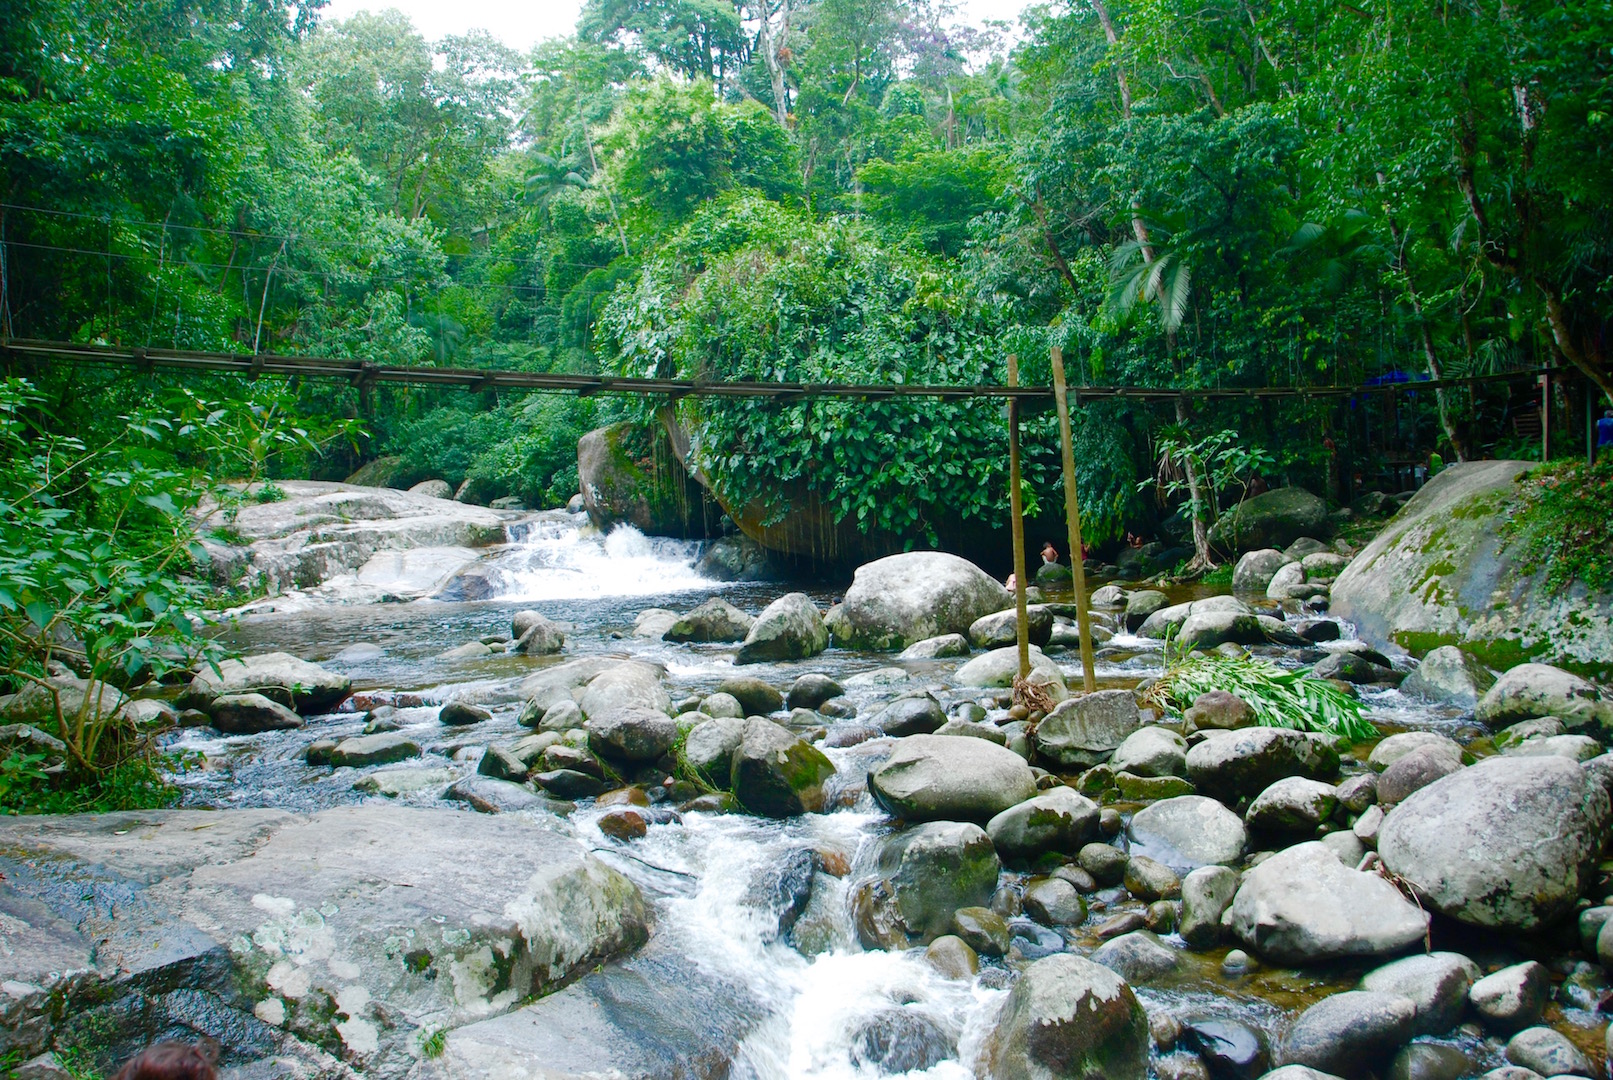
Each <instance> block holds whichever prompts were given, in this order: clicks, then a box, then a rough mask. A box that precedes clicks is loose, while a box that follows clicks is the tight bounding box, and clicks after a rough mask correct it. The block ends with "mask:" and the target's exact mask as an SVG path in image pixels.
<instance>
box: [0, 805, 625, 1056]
mask: <svg viewBox="0 0 1613 1080" xmlns="http://www.w3.org/2000/svg"><path fill="white" fill-rule="evenodd" d="M478 779H480V780H482V781H483V782H484V783H488V784H493V783H498V782H497V781H491V780H488V779H487V778H485V777H483V778H478ZM0 849H3V850H4V851H5V853H6V854H5V855H4V856H0V868H3V871H4V873H5V876H6V884H7V891H8V895H9V896H10V897H11V899H10V900H8V901H6V903H7V905H8V906H7V912H8V917H10V918H15V917H16V914H15V913H16V912H17V911H18V909H17V908H16V906H15V905H16V904H17V903H19V902H20V903H25V904H27V905H28V907H27V912H26V915H27V918H26V922H27V923H28V924H29V929H27V930H25V931H24V932H23V934H21V935H12V934H11V933H10V932H9V931H8V937H10V938H11V942H10V943H11V949H10V951H9V952H7V953H6V954H4V955H3V956H0V980H4V981H6V982H7V985H8V986H11V985H20V984H23V983H28V984H32V985H34V986H36V987H39V988H40V992H39V993H38V994H37V995H34V996H32V997H24V998H22V999H18V998H15V997H11V996H9V995H8V998H7V1006H6V1007H7V1009H8V1010H10V1012H9V1014H8V1016H7V1028H8V1030H12V1031H16V1030H20V1029H22V1028H26V1027H34V1029H35V1030H36V1031H38V1032H39V1033H41V1034H42V1035H43V1036H45V1037H47V1038H50V1037H56V1036H59V1037H61V1038H63V1039H67V1040H72V1039H76V1038H79V1037H83V1036H84V1035H87V1034H89V1033H91V1032H97V1033H99V1034H98V1035H97V1036H96V1038H97V1042H96V1045H97V1047H98V1050H99V1052H100V1053H102V1054H104V1055H105V1056H106V1057H107V1058H109V1059H111V1060H113V1061H117V1060H121V1059H123V1058H127V1057H129V1056H132V1055H133V1054H134V1053H135V1052H137V1051H139V1050H141V1049H144V1047H145V1046H146V1045H147V1044H148V1043H149V1042H151V1041H153V1040H155V1039H156V1038H159V1037H171V1036H172V1035H173V1034H177V1033H183V1034H186V1035H187V1037H194V1036H196V1035H200V1034H202V1033H203V1032H206V1033H209V1034H211V1035H213V1036H214V1037H215V1038H218V1039H220V1040H222V1042H223V1043H224V1045H223V1047H222V1049H223V1051H224V1053H225V1055H226V1059H231V1058H233V1059H236V1060H242V1059H245V1060H253V1059H256V1058H261V1057H265V1056H271V1055H274V1056H279V1055H282V1054H290V1055H291V1056H292V1057H301V1058H305V1059H306V1060H318V1059H319V1058H320V1057H321V1056H323V1060H324V1061H325V1062H326V1063H327V1064H326V1066H325V1068H326V1069H329V1070H336V1071H345V1070H348V1069H351V1070H352V1071H354V1072H361V1073H363V1074H364V1075H376V1076H393V1075H403V1074H404V1073H406V1072H407V1071H408V1070H409V1069H410V1068H411V1067H412V1066H413V1064H414V1063H415V1061H416V1060H417V1056H416V1055H417V1050H416V1044H417V1042H418V1040H419V1038H420V1035H421V1033H422V1032H423V1031H425V1030H427V1029H430V1028H436V1027H440V1026H448V1027H454V1026H457V1025H460V1024H465V1023H469V1022H472V1021H475V1020H478V1019H481V1018H483V1017H488V1016H495V1015H497V1014H499V1013H501V1012H507V1011H508V1010H510V1009H511V1008H513V1007H515V1005H516V1003H517V1002H518V1001H519V1000H521V999H522V998H525V997H528V996H531V995H534V994H536V993H538V992H539V991H540V989H542V988H545V987H548V986H550V985H552V984H553V983H557V982H561V981H564V980H566V979H568V978H570V977H574V976H576V975H580V974H582V973H583V972H586V971H588V970H590V969H592V968H593V967H595V965H597V964H599V963H601V962H602V961H605V960H608V959H610V958H611V957H613V956H616V955H618V954H619V953H622V952H624V951H628V950H631V949H633V948H636V947H637V946H639V945H641V944H642V943H643V942H644V941H645V939H646V938H647V936H648V925H649V910H648V907H647V905H646V904H645V902H644V899H643V897H642V896H641V895H640V893H639V891H638V889H637V888H636V887H635V886H634V885H633V884H632V883H631V882H630V881H628V880H627V879H626V878H625V877H623V876H622V875H621V874H619V873H617V872H616V871H615V870H612V869H611V868H609V867H608V866H606V865H605V864H604V863H602V862H600V861H599V860H597V859H595V858H594V857H593V856H592V855H590V854H589V853H588V852H587V850H586V849H585V848H584V847H583V846H582V845H581V844H579V843H577V842H576V841H574V840H571V839H567V838H565V837H563V836H561V835H559V834H558V833H554V832H550V831H548V830H546V829H542V828H535V827H534V826H533V824H532V822H530V821H528V820H523V819H522V818H520V817H508V816H504V815H491V816H484V815H481V814H468V813H465V812H463V811H461V810H454V809H448V808H442V809H416V808H412V807H407V806H400V805H397V804H394V803H389V802H384V801H373V802H369V803H365V804H363V805H359V806H348V807H341V808H338V809H331V810H323V811H319V812H317V813H314V814H292V813H287V812H284V811H279V810H215V811H197V810H146V811H141V812H139V813H136V814H94V815H82V816H63V817H54V818H50V819H44V818H35V819H24V818H9V819H6V820H4V821H0ZM467 850H469V851H519V852H520V858H501V859H467V858H465V852H466V851H467ZM18 860H27V861H35V862H49V863H50V864H51V866H52V871H53V877H52V879H51V880H50V881H45V880H42V879H40V878H38V877H37V876H34V875H29V874H27V873H24V872H20V870H19V867H20V862H19V861H18ZM67 882H73V883H75V884H74V885H73V886H72V887H70V888H69V889H67V890H65V891H64V890H63V888H62V885H63V884H64V883H67ZM93 895H101V896H105V897H112V896H116V897H118V901H117V903H115V904H104V905H103V904H101V903H99V902H97V903H96V904H95V905H94V906H93V907H92V906H85V905H84V904H83V897H85V896H93ZM46 941H51V942H53V944H52V945H51V946H50V951H40V949H39V947H38V946H39V945H43V944H44V943H45V942H46ZM34 943H38V945H35V944H34ZM92 943H93V944H92ZM402 943H406V947H404V944H402ZM19 945H23V946H27V947H24V948H19V947H18V946H19ZM75 949H76V950H77V953H76V956H75V955H74V950H75ZM400 949H401V951H400ZM405 954H407V957H406V956H405ZM495 956H502V957H506V958H507V962H506V963H504V964H494V963H491V962H490V961H491V958H492V957H495ZM39 965H45V966H39ZM71 970H77V971H80V972H81V973H82V974H80V975H77V976H73V977H70V978H66V979H63V978H61V977H60V976H59V975H58V976H53V975H52V972H64V971H71ZM473 973H474V974H473ZM47 991H48V992H47ZM338 1001H340V1002H342V1003H343V1007H342V1008H340V1009H338V1007H337V1005H336V1003H337V1002H338ZM42 1009H48V1010H49V1013H48V1014H46V1013H43V1012H41V1011H40V1010H42ZM265 1016H267V1017H269V1018H270V1019H275V1020H278V1021H280V1024H281V1026H280V1028H279V1030H278V1031H277V1030H276V1029H275V1028H274V1027H271V1026H269V1025H268V1024H267V1023H266V1022H265V1021H264V1020H263V1017H265ZM315 1048H321V1049H319V1050H318V1051H317V1052H315ZM333 1055H340V1057H341V1058H342V1059H344V1061H343V1063H341V1064H339V1065H338V1064H337V1063H336V1061H335V1060H334V1056H333Z"/></svg>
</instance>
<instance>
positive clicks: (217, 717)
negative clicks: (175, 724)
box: [208, 694, 302, 735]
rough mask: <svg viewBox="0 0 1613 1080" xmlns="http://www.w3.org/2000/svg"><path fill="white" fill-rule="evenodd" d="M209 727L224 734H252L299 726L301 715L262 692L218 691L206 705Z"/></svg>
mask: <svg viewBox="0 0 1613 1080" xmlns="http://www.w3.org/2000/svg"><path fill="white" fill-rule="evenodd" d="M208 715H209V716H211V717H212V720H213V726H214V727H215V728H217V729H218V730H220V731H222V732H223V733H224V734H226V735H255V734H257V733H259V732H263V731H289V730H291V729H292V728H300V727H302V717H300V716H298V715H297V714H296V713H294V712H292V711H291V710H290V709H288V708H286V707H285V706H284V705H282V704H280V703H279V702H278V701H271V700H270V699H268V698H266V697H264V696H263V695H262V694H220V695H219V696H218V697H216V698H214V699H213V701H212V704H211V705H209V706H208Z"/></svg>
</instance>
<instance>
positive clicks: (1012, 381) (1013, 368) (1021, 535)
mask: <svg viewBox="0 0 1613 1080" xmlns="http://www.w3.org/2000/svg"><path fill="white" fill-rule="evenodd" d="M1008 385H1009V386H1018V385H1019V357H1018V356H1017V355H1015V354H1012V353H1010V354H1009V356H1008ZM1024 502H1025V500H1024V497H1023V495H1022V494H1021V493H1020V490H1019V401H1018V399H1016V398H1009V399H1008V512H1009V514H1010V515H1011V516H1012V518H1013V521H1012V525H1013V530H1014V608H1015V610H1016V612H1017V613H1018V616H1019V621H1018V624H1017V626H1018V631H1017V636H1018V638H1019V677H1020V678H1021V679H1029V678H1030V675H1031V636H1030V613H1029V612H1027V611H1026V610H1025V506H1024Z"/></svg>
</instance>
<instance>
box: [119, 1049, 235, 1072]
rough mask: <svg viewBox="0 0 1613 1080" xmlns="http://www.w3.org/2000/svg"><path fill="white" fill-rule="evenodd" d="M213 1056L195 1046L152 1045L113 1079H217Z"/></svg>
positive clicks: (125, 1064)
mask: <svg viewBox="0 0 1613 1080" xmlns="http://www.w3.org/2000/svg"><path fill="white" fill-rule="evenodd" d="M217 1077H218V1071H217V1070H216V1069H215V1068H214V1067H213V1055H212V1054H210V1053H208V1051H207V1050H206V1049H204V1048H203V1047H201V1046H198V1045H196V1044H195V1043H188V1042H174V1041H166V1042H159V1043H153V1044H152V1045H151V1046H149V1047H147V1048H146V1049H145V1050H142V1051H141V1052H140V1053H138V1054H136V1055H135V1056H134V1057H132V1058H130V1059H129V1060H128V1061H126V1062H124V1063H123V1068H121V1069H119V1070H118V1071H117V1073H116V1075H114V1076H113V1077H112V1080H216V1078H217Z"/></svg>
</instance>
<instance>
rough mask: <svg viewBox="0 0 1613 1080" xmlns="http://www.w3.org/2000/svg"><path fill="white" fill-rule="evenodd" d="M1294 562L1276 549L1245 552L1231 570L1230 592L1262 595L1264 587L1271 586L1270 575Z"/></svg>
mask: <svg viewBox="0 0 1613 1080" xmlns="http://www.w3.org/2000/svg"><path fill="white" fill-rule="evenodd" d="M1295 561H1297V560H1295V558H1294V557H1293V556H1292V555H1288V554H1285V553H1284V552H1281V551H1278V550H1277V549H1276V548H1257V549H1256V550H1254V551H1246V552H1244V553H1243V556H1242V557H1241V558H1240V559H1238V565H1237V566H1235V567H1234V568H1233V570H1232V591H1233V592H1242V593H1257V594H1262V595H1263V594H1264V593H1265V591H1266V586H1267V585H1270V584H1271V579H1272V575H1274V574H1276V573H1277V571H1279V570H1281V569H1282V568H1283V567H1285V566H1287V565H1288V564H1289V563H1291V562H1295Z"/></svg>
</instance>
